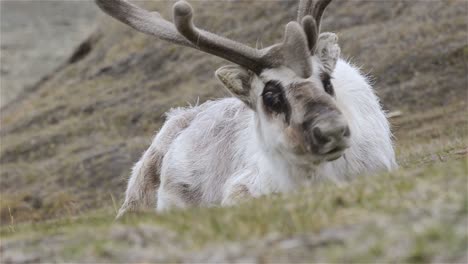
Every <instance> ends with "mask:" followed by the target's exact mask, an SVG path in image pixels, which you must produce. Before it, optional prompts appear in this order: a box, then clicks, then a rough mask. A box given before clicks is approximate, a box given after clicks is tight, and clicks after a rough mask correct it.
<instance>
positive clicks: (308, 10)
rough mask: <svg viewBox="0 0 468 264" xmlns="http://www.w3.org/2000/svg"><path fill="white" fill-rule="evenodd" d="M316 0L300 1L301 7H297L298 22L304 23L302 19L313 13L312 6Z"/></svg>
mask: <svg viewBox="0 0 468 264" xmlns="http://www.w3.org/2000/svg"><path fill="white" fill-rule="evenodd" d="M313 3H314V0H301V1H300V2H299V8H298V9H297V22H298V23H302V19H303V18H304V17H305V16H307V15H310V14H312V12H313V10H312V6H313Z"/></svg>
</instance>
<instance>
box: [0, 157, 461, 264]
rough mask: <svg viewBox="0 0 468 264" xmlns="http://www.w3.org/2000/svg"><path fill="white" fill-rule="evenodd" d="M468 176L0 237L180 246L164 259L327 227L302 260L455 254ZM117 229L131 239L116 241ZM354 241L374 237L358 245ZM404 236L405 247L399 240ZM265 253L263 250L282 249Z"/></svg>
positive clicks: (81, 247)
mask: <svg viewBox="0 0 468 264" xmlns="http://www.w3.org/2000/svg"><path fill="white" fill-rule="evenodd" d="M467 175H468V168H467V164H466V160H464V159H462V160H450V161H447V162H438V163H437V164H432V165H429V166H425V167H423V168H419V167H415V168H405V169H401V170H398V171H395V172H393V173H385V174H381V175H374V176H367V177H362V178H359V179H358V180H356V181H353V182H352V183H350V184H348V185H346V186H344V187H341V188H337V187H336V186H333V185H330V184H327V183H323V184H320V185H317V186H314V187H312V188H309V189H305V190H301V191H298V192H297V193H293V194H290V195H274V196H267V197H262V198H259V199H255V200H252V201H248V202H245V203H243V204H241V205H239V206H235V207H231V208H218V207H215V208H192V209H189V210H174V211H171V212H168V213H165V214H154V213H150V212H148V213H140V214H133V215H128V216H126V217H124V219H122V220H121V221H118V222H114V220H113V217H114V215H115V213H114V212H113V210H112V208H109V209H106V210H101V211H100V212H94V213H89V214H87V215H83V216H80V217H69V218H65V219H62V220H54V221H50V222H46V223H38V224H17V225H15V226H14V227H13V228H12V227H10V226H4V227H2V228H1V229H0V235H1V236H2V238H3V240H4V241H18V240H22V239H26V240H27V241H36V242H35V243H33V244H32V245H31V246H30V247H31V248H32V250H33V249H34V248H37V247H36V244H37V243H39V244H41V243H46V242H47V241H48V240H53V239H54V238H57V237H63V238H65V240H66V242H64V243H62V244H61V245H60V246H59V248H56V249H55V251H54V254H53V255H52V256H50V257H52V259H55V260H58V259H67V260H76V261H78V260H80V259H81V258H82V257H83V256H85V255H87V256H92V257H93V258H94V259H96V260H99V261H103V260H106V261H109V260H110V261H116V260H118V259H120V257H119V256H120V255H121V252H122V251H124V252H128V253H129V254H130V255H131V254H136V257H138V256H139V255H138V254H141V256H140V257H142V258H143V259H145V258H144V257H146V258H147V260H152V259H154V258H155V257H156V256H151V255H150V256H149V258H148V255H146V254H143V253H141V252H137V253H135V252H133V250H132V249H131V248H132V247H135V246H136V247H138V245H135V244H134V242H135V241H132V240H141V241H144V242H140V243H146V244H147V245H146V246H145V247H143V248H142V251H145V250H147V251H151V250H154V249H158V248H159V247H158V246H160V245H159V244H160V243H168V244H169V245H170V246H171V247H173V248H175V249H177V251H176V252H172V253H170V254H163V256H164V258H165V259H166V260H168V259H178V260H180V258H181V257H183V256H182V255H181V253H182V252H185V253H187V252H196V251H200V250H203V249H206V248H213V247H214V248H216V245H221V244H224V245H227V246H229V245H230V244H236V243H240V242H241V241H244V242H242V244H243V243H247V244H250V243H254V244H257V243H258V244H259V245H262V244H263V243H267V242H268V241H265V239H266V238H268V237H269V236H272V235H274V236H275V237H276V240H278V241H282V240H287V239H291V238H294V237H296V236H303V235H304V234H305V235H306V236H309V237H311V238H315V239H317V238H320V237H323V233H324V232H332V233H333V232H335V233H336V235H335V236H332V237H324V238H323V241H322V243H325V245H324V246H321V247H320V248H319V249H317V252H316V254H313V255H311V254H309V253H307V254H306V255H305V256H304V257H305V258H303V259H302V260H303V261H311V260H317V257H320V256H322V257H325V258H326V259H328V260H329V261H344V260H349V261H353V262H363V261H364V262H365V261H371V260H373V259H380V260H381V261H401V260H405V261H409V262H426V261H431V260H436V259H438V258H439V259H440V260H444V261H455V260H457V259H461V258H462V257H463V254H464V253H465V251H464V249H466V245H467V242H468V240H467V238H468V234H467V232H466V229H465V227H466V224H467V220H468V198H467V196H466V193H467V185H466V183H467V181H468V176H467ZM146 232H150V233H151V232H157V233H158V234H160V237H147V236H145V235H143V233H146ZM340 232H341V233H340ZM120 233H121V234H120ZM119 234H120V235H121V236H124V237H125V238H126V239H121V240H117V239H116V238H115V236H119ZM122 234H123V235H122ZM131 236H136V237H137V238H131ZM139 236H140V238H138V237H139ZM129 237H130V238H129ZM355 241H361V242H362V243H367V244H366V245H362V246H359V247H357V249H358V250H355V249H356V245H355V243H356V242H355ZM327 242H328V243H327ZM361 242H360V243H361ZM11 243H13V242H11ZM400 243H405V244H406V246H405V247H404V248H401V245H400ZM166 246H167V245H166ZM258 247H260V246H258ZM303 250H305V249H303ZM119 252H120V253H119ZM280 252H281V251H280ZM392 252H393V253H395V255H392V254H390V253H392ZM248 253H249V252H247V254H248ZM263 253H264V254H265V256H266V257H268V256H270V254H277V252H263ZM284 253H285V252H283V254H284ZM280 255H281V254H280ZM240 256H242V254H241V255H240ZM240 256H239V257H240ZM159 257H161V255H160V256H159Z"/></svg>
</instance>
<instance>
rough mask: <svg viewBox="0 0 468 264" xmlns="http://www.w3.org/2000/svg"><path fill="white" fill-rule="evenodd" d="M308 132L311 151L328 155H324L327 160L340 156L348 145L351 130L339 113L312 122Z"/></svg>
mask: <svg viewBox="0 0 468 264" xmlns="http://www.w3.org/2000/svg"><path fill="white" fill-rule="evenodd" d="M308 133H309V139H310V140H309V141H310V142H309V143H310V145H311V150H312V152H314V153H316V154H319V155H325V156H327V155H328V156H330V157H329V158H328V157H326V159H327V160H333V159H336V158H338V157H340V156H341V154H342V153H343V151H344V150H345V149H346V148H348V147H349V138H350V136H351V131H350V129H349V126H348V123H347V122H346V120H345V119H344V118H343V117H342V116H341V115H333V116H328V117H326V118H322V119H321V120H318V121H316V122H314V123H313V125H312V126H311V127H310V130H309V132H308ZM335 156H336V157H335Z"/></svg>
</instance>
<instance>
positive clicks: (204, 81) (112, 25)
mask: <svg viewBox="0 0 468 264" xmlns="http://www.w3.org/2000/svg"><path fill="white" fill-rule="evenodd" d="M138 4H139V5H144V6H145V7H146V8H148V9H153V10H158V11H161V13H162V15H163V16H164V17H170V6H171V2H167V1H154V2H153V1H152V2H139V3H138ZM193 6H194V9H195V14H196V15H195V22H196V24H198V25H200V27H201V28H205V29H208V30H209V31H212V32H217V33H220V34H223V35H225V36H227V37H229V38H232V39H236V40H240V41H242V42H244V43H248V44H250V45H252V46H254V45H255V43H256V42H257V41H261V42H262V43H263V44H264V45H265V46H266V45H269V44H272V43H275V42H277V41H279V40H281V38H282V33H283V30H284V25H285V23H286V22H288V21H290V20H292V19H294V18H295V13H296V9H297V3H296V1H253V0H242V1H193ZM467 13H468V5H467V2H466V1H464V0H444V1H426V0H418V1H367V0H354V1H338V0H336V1H334V2H333V3H332V4H331V5H330V7H329V8H328V10H327V13H326V15H325V19H324V22H323V29H324V30H327V31H334V32H337V33H338V35H339V37H340V45H341V47H342V54H343V56H344V58H347V59H349V60H351V61H352V62H353V63H354V64H356V65H358V66H361V68H362V71H363V72H364V73H369V74H370V75H371V76H372V78H373V81H374V86H375V89H376V91H377V93H378V95H379V96H380V98H381V100H382V104H383V105H384V107H385V109H387V110H389V111H396V110H398V111H401V112H402V113H403V116H401V117H399V118H396V119H393V120H392V122H393V124H394V132H395V135H396V146H397V152H398V160H399V162H400V164H401V165H402V167H403V172H402V175H410V176H412V175H425V174H424V173H428V174H430V173H432V172H433V171H436V172H435V175H436V176H434V177H435V178H434V179H436V180H434V182H431V184H432V183H434V184H433V185H428V186H438V182H439V181H443V179H445V178H444V177H445V175H444V174H443V172H441V171H443V170H444V169H447V170H448V168H452V167H453V168H454V169H453V171H454V172H453V173H454V174H453V175H455V176H456V179H457V183H459V182H463V181H466V178H465V176H464V175H466V171H467V170H466V163H465V162H460V161H458V162H456V161H453V160H458V159H463V160H464V159H466V148H467V144H466V142H467V141H466V140H467V138H466V135H467V130H466V129H467V124H468V122H467V118H466V107H467V77H466V76H467V64H466V62H467V61H468V60H467V59H468V41H467V27H468V21H467V19H466V14H467ZM223 64H225V62H224V61H222V60H221V59H218V58H214V57H212V56H209V55H206V54H203V53H200V52H197V51H195V50H191V49H188V48H182V47H178V46H174V45H171V44H167V43H165V42H163V41H160V40H158V39H154V38H151V37H148V36H145V35H143V34H141V33H138V32H136V31H134V30H132V29H130V28H129V27H127V26H125V25H123V24H121V23H119V22H116V21H114V20H113V19H111V18H108V17H104V15H103V17H102V18H100V20H99V24H98V29H97V30H96V31H95V32H93V33H92V34H91V35H90V36H89V37H88V38H87V39H86V40H84V41H83V43H82V44H81V45H80V47H79V48H78V49H76V50H75V52H74V53H73V54H70V56H69V59H68V60H67V61H66V63H64V65H63V67H61V68H60V69H58V70H57V71H55V72H52V73H50V75H48V77H47V78H46V79H45V80H44V81H42V82H40V83H38V84H37V85H36V86H35V87H34V88H33V89H30V90H28V91H27V92H25V93H23V94H22V95H21V96H20V98H19V99H18V100H16V101H15V102H14V103H12V104H9V105H8V106H7V107H5V108H3V109H2V112H1V119H0V122H1V128H0V140H1V149H0V166H1V171H0V177H1V182H0V192H1V194H2V202H1V208H0V209H1V223H2V225H3V226H4V229H2V233H1V234H2V235H6V236H8V235H9V234H10V231H11V230H16V229H18V228H16V229H15V226H16V225H17V224H19V223H27V222H41V221H43V220H45V219H51V218H53V219H55V218H60V219H63V218H65V219H74V218H75V217H76V216H79V215H83V214H85V215H87V214H89V213H90V212H92V211H95V210H109V209H110V208H114V207H115V206H118V205H116V204H118V203H119V202H120V201H121V199H122V198H123V192H124V189H125V184H126V178H127V177H128V175H129V172H130V168H131V166H132V164H133V163H134V162H135V161H136V160H137V159H138V158H139V156H140V155H141V153H142V151H144V150H145V148H146V147H147V146H148V145H149V143H150V141H151V138H152V135H153V134H154V133H155V131H157V130H158V129H159V127H160V126H161V124H162V122H163V114H164V113H165V112H166V111H167V110H168V109H170V108H171V107H177V106H186V105H188V104H195V103H197V102H203V101H205V100H208V99H213V98H219V97H223V96H227V92H225V91H224V90H223V88H222V86H221V85H220V84H219V83H217V81H216V80H215V78H214V77H213V73H214V71H215V70H216V69H217V68H218V67H219V66H221V65H223ZM446 161H447V162H452V163H449V164H448V165H447V164H446V165H441V166H442V167H437V168H436V169H434V170H433V169H428V168H426V169H425V170H423V171H422V172H421V171H419V170H417V169H416V168H417V167H418V166H420V165H421V164H430V163H434V162H439V163H440V162H446ZM405 168H407V169H408V171H405ZM441 168H442V169H441ZM421 173H422V174H421ZM460 177H461V178H460ZM407 178H408V179H411V177H407ZM405 179H406V178H405ZM431 179H432V178H431ZM441 179H442V180H441ZM398 186H399V185H398ZM411 186H413V187H414V188H417V185H411ZM411 186H410V187H408V186H407V187H408V188H409V189H405V190H406V191H408V194H407V195H408V197H413V196H411V195H412V191H410V190H412V189H411V188H413V187H411ZM450 186H452V185H450ZM454 186H458V185H457V184H455V185H454ZM382 187H383V186H382ZM395 188H396V187H395ZM404 188H406V187H404ZM371 193H373V192H371ZM377 193H379V188H377V189H376V191H375V194H377ZM441 193H443V192H441ZM335 194H336V193H335ZM405 195H406V194H405ZM337 196H339V195H337ZM333 197H336V196H333ZM357 197H358V196H352V197H351V198H349V199H352V200H353V201H354V200H355V199H360V198H357ZM392 197H393V196H392V195H390V196H389V197H386V198H389V199H391V198H392ZM386 198H385V199H386ZM413 198H414V197H413ZM288 199H289V198H288ZM288 199H287V202H285V203H284V204H289V203H290V202H291V200H288ZM291 199H292V198H291ZM337 199H338V200H340V199H341V200H343V199H344V203H345V204H348V203H347V200H346V199H348V198H346V197H344V198H343V197H341V198H337ZM457 199H458V198H457ZM457 201H458V200H457ZM337 203H338V206H340V205H339V204H340V203H341V202H340V201H338V202H337ZM383 203H384V202H383V200H382V204H383ZM281 204H283V203H281ZM379 204H380V203H379ZM415 204H416V203H415ZM349 205H350V206H354V205H356V204H355V203H350V204H349ZM333 206H337V205H336V204H334V205H333ZM421 206H423V205H421ZM332 208H335V207H332ZM370 208H371V207H365V209H366V210H368V209H370ZM463 208H465V209H463ZM463 208H462V209H461V210H466V207H463ZM400 209H401V210H407V209H408V208H406V209H402V208H400ZM240 210H241V211H239V212H240V213H238V214H236V213H234V215H235V216H233V217H234V218H233V219H238V218H240V219H245V218H242V217H243V216H244V214H245V211H242V210H243V209H242V208H241V209H240ZM244 210H245V208H244ZM363 210H364V209H363ZM389 210H390V211H388V212H382V214H385V213H388V214H389V215H387V218H385V219H387V220H388V221H390V220H389V219H391V218H388V217H389V216H390V215H391V210H393V209H391V208H389ZM250 212H251V211H250ZM298 212H300V211H298ZM360 212H362V211H360ZM404 212H406V211H404ZM461 212H462V213H461V214H462V216H463V217H465V218H463V219H465V220H466V211H461ZM212 213H213V212H212ZM187 214H188V215H190V214H191V213H187ZM193 214H194V215H197V214H198V213H197V212H195V213H193ZM180 215H182V216H183V217H187V215H184V213H180V214H176V215H175V216H174V217H180ZM226 215H228V216H229V215H230V213H226ZM266 215H267V216H271V217H276V216H273V215H269V214H267V213H266ZM192 216H193V215H192ZM407 216H408V217H409V215H403V216H402V218H401V219H399V220H398V221H400V222H398V223H399V225H400V226H405V222H404V221H406V220H405V219H406V218H405V217H407ZM107 217H108V218H107ZM236 217H238V218H236ZM301 217H305V216H303V215H302V216H301ZM301 217H299V219H305V218H301ZM330 217H339V216H338V215H334V216H330ZM376 217H377V216H376ZM418 217H419V216H418ZM420 217H423V215H421V216H420ZM167 218H168V219H171V218H170V216H167ZM228 218H229V217H228ZM104 219H105V220H102V219H101V218H98V220H96V219H95V220H96V222H97V223H98V224H99V223H101V225H105V224H102V223H103V222H106V223H107V221H109V220H110V219H111V216H109V215H107V216H106V217H105V218H104ZM418 219H419V218H418ZM457 219H458V218H457ZM322 220H323V221H325V222H326V219H322ZM374 220H375V221H376V224H378V223H379V221H378V217H377V218H375V219H374ZM82 221H83V220H79V221H78V222H79V223H82ZM162 221H163V222H164V221H165V220H162ZM171 221H172V220H167V222H171ZM285 221H286V220H285ZM288 221H289V220H288ZM450 221H451V220H450ZM450 221H449V222H444V228H445V227H446V226H450V225H452V222H450ZM454 221H455V220H454ZM456 221H458V220H456ZM456 221H455V222H456ZM241 222H242V221H241ZM130 223H133V222H130ZM152 223H153V222H152ZM222 223H225V222H222ZM456 223H457V224H460V222H456ZM462 223H463V222H462ZM153 224H154V223H153ZM380 224H381V223H380ZM169 225H170V224H169ZM174 225H176V224H174ZM208 225H209V223H201V224H200V226H202V227H206V226H208ZM360 226H361V227H362V226H364V225H363V224H362V222H361V224H360ZM256 227H257V226H248V227H247V228H246V229H245V230H246V231H245V232H246V234H248V233H249V232H250V231H252V230H253V229H255V228H256ZM116 228H117V229H119V228H120V227H116ZM122 228H123V227H122ZM158 228H159V227H158ZM177 228H181V229H183V230H187V228H188V227H187V226H184V225H183V223H180V225H179V226H177ZM184 228H185V229H184ZM210 228H211V229H209V230H210V232H211V231H212V229H213V230H214V229H215V227H213V226H210ZM249 228H250V229H249ZM314 228H315V229H313V230H312V229H308V227H307V226H305V227H304V226H302V225H300V228H297V229H294V228H293V229H291V230H292V231H291V232H290V233H288V235H291V234H297V232H299V233H300V232H303V231H305V230H309V231H311V232H312V231H314V232H315V231H317V230H320V228H319V227H314ZM85 229H86V227H85ZM150 229H151V228H150ZM25 230H27V232H29V231H30V230H29V229H28V228H26V229H25ZM28 230H29V231H28ZM47 230H48V229H47ZM67 230H68V229H67ZM123 230H126V229H125V228H124V229H123ZM143 230H144V229H143ZM216 230H217V231H216V232H221V231H220V230H218V229H216ZM262 230H263V232H259V233H256V234H257V237H263V236H265V235H266V234H269V232H270V231H272V230H275V226H274V225H272V226H271V227H269V228H266V229H262ZM441 230H442V231H444V230H445V229H441ZM153 231H154V232H156V233H158V232H159V231H158V230H153ZM153 231H151V232H153ZM179 231H180V230H179ZM41 232H42V231H41ZM46 232H47V231H46ZM106 232H110V231H106ZM112 232H113V231H112ZM112 232H111V233H109V234H108V235H109V236H110V237H111V238H112V237H114V234H113V233H112ZM115 232H116V233H117V235H115V236H117V237H121V236H123V237H127V236H133V235H132V234H130V233H132V232H130V233H129V232H128V231H122V232H120V231H119V230H116V231H115ZM119 232H120V233H119ZM138 232H140V233H142V232H143V233H146V231H141V230H140V231H138ZM213 232H214V231H213ZM216 232H215V233H216ZM202 233H203V232H202ZM221 233H222V232H221ZM403 233H404V232H402V234H403ZM23 234H27V233H23ZM41 234H42V233H41ZM106 234H107V233H106ZM196 234H197V233H196ZM216 234H218V233H216ZM222 234H224V233H222ZM376 234H377V233H375V234H374V236H375V235H376ZM224 235H226V237H229V239H230V240H232V239H234V240H235V239H238V237H237V236H230V233H229V234H224ZM224 235H222V238H223V239H224V238H225V237H224ZM39 236H40V235H39ZM168 236H171V234H169V235H168ZM280 236H281V234H280ZM20 237H21V236H20ZM88 238H89V236H87V235H84V237H80V239H83V241H86V240H88ZM60 239H64V238H61V237H59V238H58V240H57V241H62V240H60ZM132 239H133V238H132ZM135 239H137V240H138V241H143V242H142V243H143V244H144V243H145V242H144V241H147V240H146V238H144V236H143V238H135ZM244 239H245V237H244ZM395 239H396V238H395ZM319 240H320V239H319ZM319 240H317V241H318V242H317V241H315V240H314V241H315V242H314V241H312V242H310V243H312V244H314V243H319V244H320V243H321V242H320V241H319ZM301 241H302V240H301ZM389 241H392V240H389ZM450 241H451V243H452V242H453V241H452V240H450ZM463 241H465V242H466V240H463ZM42 242H44V243H47V244H48V243H49V241H48V240H45V241H42ZM465 242H463V243H465ZM15 243H16V244H15ZM22 243H23V242H14V243H10V244H9V245H10V246H11V247H12V248H18V247H21V245H23V244H22ZM31 243H33V242H31ZM57 243H59V242H57ZM76 243H79V242H76ZM158 243H159V242H158ZM252 243H255V242H252ZM265 243H268V242H265ZM291 243H292V242H291ZM304 243H305V242H304ZM324 243H325V242H324ZM389 243H390V242H389ZM453 243H458V244H456V245H460V243H461V242H460V241H459V240H456V242H453ZM150 244H151V243H150ZM195 244H197V243H195ZM306 244H307V243H306ZM32 245H36V244H34V243H33V244H32ZM301 245H305V244H301ZM447 245H448V244H447ZM101 246H102V245H101V244H99V245H96V248H98V249H96V250H98V251H99V248H100V247H101ZM71 247H72V246H71ZM189 247H190V248H191V247H192V246H189ZM233 247H235V246H233ZM285 247H287V245H286V246H285ZM4 250H5V249H4ZM92 250H95V249H94V248H93V249H92ZM378 250H383V249H378ZM241 251H242V250H241ZM332 251H333V250H332ZM58 252H61V251H60V250H58ZM93 252H94V251H93ZM99 252H100V251H99ZM138 252H139V253H141V254H143V255H139V256H140V257H141V258H137V259H140V260H142V259H143V260H144V259H150V260H155V259H154V258H150V257H148V258H144V256H149V255H145V254H151V253H148V252H146V251H138ZM75 253H76V252H75ZM100 253H102V252H100ZM103 254H104V257H103V258H100V257H99V258H97V259H99V260H101V261H106V260H107V261H109V258H106V257H105V255H106V254H111V255H112V254H114V255H112V256H113V257H115V258H118V257H116V255H115V254H117V255H118V252H113V253H112V252H111V253H109V252H107V251H106V252H104V253H103ZM52 255H53V254H52ZM54 256H55V255H54ZM74 256H75V257H76V259H80V258H79V257H77V256H79V254H78V255H74ZM99 256H100V255H99ZM171 256H172V255H171ZM61 257H64V256H62V255H60V256H59V257H58V258H56V259H55V260H58V261H60V258H61ZM153 257H154V256H153ZM430 257H431V259H432V255H431V256H430ZM46 259H47V258H46ZM65 259H67V258H65ZM110 259H111V260H115V259H112V258H110ZM170 259H171V258H169V260H170ZM201 259H203V258H201ZM325 259H327V258H325ZM358 259H359V258H358ZM434 259H437V258H434ZM445 259H448V258H445ZM93 260H96V259H93ZM167 260H168V259H166V261H167ZM224 260H225V258H224ZM302 260H304V259H302ZM322 260H323V259H322ZM361 260H362V259H361ZM409 260H411V259H409ZM416 260H418V259H416ZM128 261H131V260H128ZM318 261H320V260H318Z"/></svg>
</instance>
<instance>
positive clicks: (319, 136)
mask: <svg viewBox="0 0 468 264" xmlns="http://www.w3.org/2000/svg"><path fill="white" fill-rule="evenodd" d="M313 133H314V138H315V140H316V141H317V144H319V145H323V144H326V143H328V142H329V141H330V140H331V139H330V137H327V136H326V135H324V134H323V132H322V130H321V129H320V128H319V127H315V128H314V129H313Z"/></svg>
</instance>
